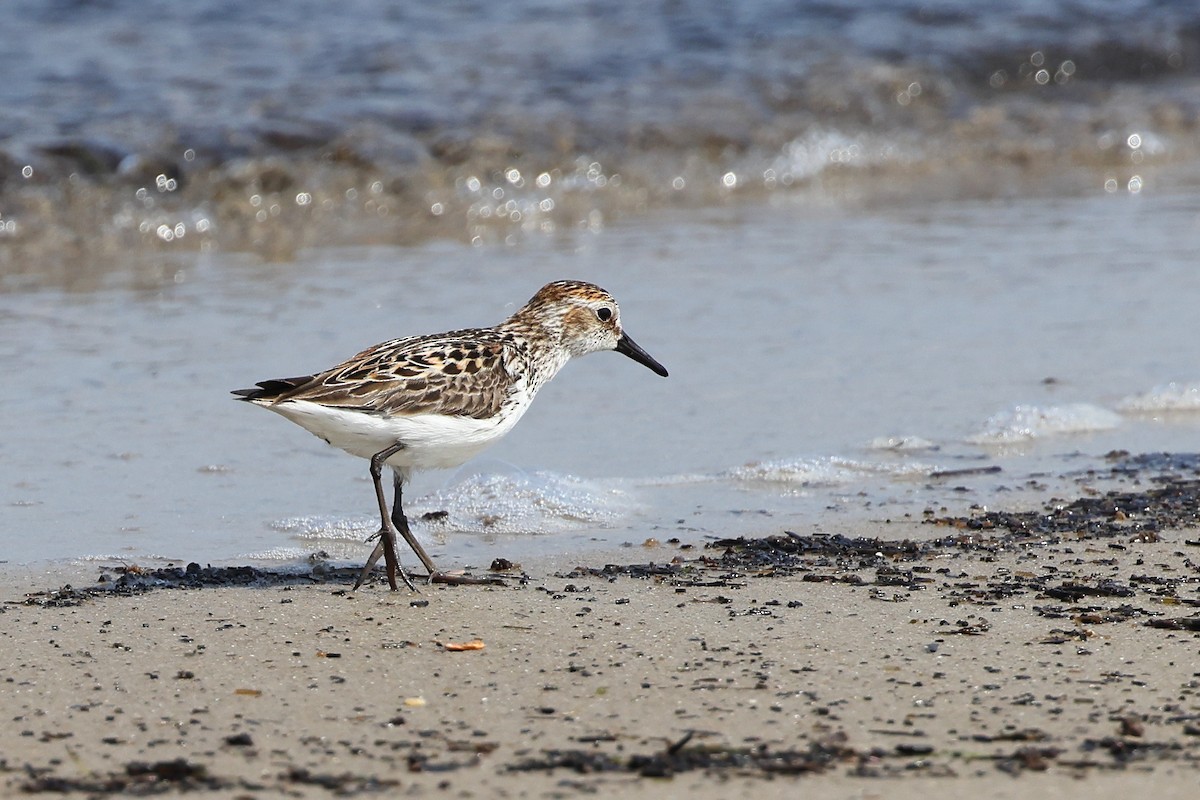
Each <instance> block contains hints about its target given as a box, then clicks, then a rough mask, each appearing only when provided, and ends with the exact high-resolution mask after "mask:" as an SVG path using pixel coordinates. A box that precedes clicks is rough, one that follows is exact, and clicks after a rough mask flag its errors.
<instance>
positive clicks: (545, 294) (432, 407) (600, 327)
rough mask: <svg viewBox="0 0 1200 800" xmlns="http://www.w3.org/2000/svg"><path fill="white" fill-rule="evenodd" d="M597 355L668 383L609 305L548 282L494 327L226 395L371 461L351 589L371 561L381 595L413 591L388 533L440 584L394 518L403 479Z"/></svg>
mask: <svg viewBox="0 0 1200 800" xmlns="http://www.w3.org/2000/svg"><path fill="white" fill-rule="evenodd" d="M599 350H616V351H617V352H618V353H622V354H624V355H626V356H629V357H630V358H632V359H633V360H634V361H637V362H638V363H639V364H644V365H645V366H647V367H649V368H650V369H652V370H654V371H655V372H657V373H658V374H659V375H662V376H663V377H666V375H667V370H666V368H665V367H663V365H662V364H659V363H658V362H657V361H655V360H654V359H653V358H651V357H650V354H649V353H647V352H646V351H645V350H643V349H642V348H641V347H639V346H638V345H637V344H636V343H635V342H634V341H633V339H630V338H629V336H628V335H627V334H626V333H625V332H624V330H622V328H621V313H620V310H619V309H618V308H617V301H616V300H614V299H613V297H612V295H610V294H609V293H608V292H606V291H604V290H603V289H601V288H600V287H599V286H595V285H593V284H590V283H583V282H581V281H555V282H554V283H548V284H546V285H545V286H543V287H542V288H541V289H540V290H539V291H538V293H537V294H535V295H534V296H533V298H532V299H531V300H530V301H529V302H528V303H526V304H525V305H524V306H522V307H521V309H520V310H518V311H517V312H516V313H515V314H513V315H512V316H511V317H509V318H508V319H506V320H504V322H501V323H500V324H499V325H496V326H494V327H491V328H469V329H466V330H460V331H451V332H449V333H438V334H432V335H429V336H407V337H405V338H403V339H392V340H391V341H387V342H383V343H382V344H377V345H375V346H374V347H370V348H368V349H366V350H364V351H362V352H361V353H359V354H358V355H356V356H354V357H353V358H350V359H349V360H347V361H344V362H342V363H341V364H338V365H337V366H336V367H332V368H330V369H327V370H325V371H324V372H319V373H317V374H315V375H304V376H301V377H298V378H276V379H274V380H269V381H262V382H260V383H258V384H257V386H256V387H255V388H253V389H238V390H236V391H234V392H233V394H235V395H238V397H239V399H241V400H246V401H248V402H251V403H254V404H255V405H260V406H263V407H264V408H269V409H271V410H272V411H274V412H276V413H278V414H281V415H282V416H284V417H286V418H287V419H289V420H291V421H292V422H295V423H296V424H297V425H299V426H301V427H302V428H304V429H305V430H307V431H309V432H310V433H313V434H315V435H317V436H319V437H320V438H322V439H324V440H325V441H326V442H328V443H329V444H331V445H333V446H334V447H340V448H341V449H342V450H345V451H346V452H347V453H350V454H352V455H356V456H360V457H362V458H367V459H370V461H371V480H372V481H373V482H374V484H375V499H376V500H377V502H378V504H379V514H380V520H381V521H380V527H379V532H378V533H376V534H375V536H377V537H379V543H378V544H377V545H376V546H375V550H374V552H372V553H371V556H370V558H368V559H367V563H366V565H365V566H364V567H363V569H362V572H361V573H360V574H359V576H358V581H356V582H355V584H354V588H355V589H357V588H358V587H359V586H361V585H362V582H363V580H365V579H366V577H367V575H368V574H369V573H370V571H371V568H372V567H373V566H375V564H376V562H378V561H379V557H380V555H382V556H383V557H384V560H385V563H386V565H387V576H388V583H389V585H390V586H391V588H392V589H393V590H395V589H397V586H396V573H397V572H399V573H400V576H401V578H403V580H404V583H405V584H406V585H407V586H408V587H409V588H410V589H414V588H415V587H414V586H413V584H412V581H411V580H410V579H409V577H408V574H407V573H406V572H405V571H404V569H403V567H401V566H400V562H399V559H398V557H397V556H396V534H397V533H398V534H399V535H400V536H403V537H404V541H406V542H407V543H408V546H409V547H411V548H412V550H413V552H414V553H416V555H417V557H418V558H419V559H421V563H422V564H423V565H424V566H425V569H427V570H428V571H429V580H430V581H432V580H433V579H434V578H435V576H438V574H439V573H438V570H437V568H436V567H434V565H433V560H432V559H430V558H429V554H428V553H426V552H425V548H423V547H422V546H421V543H420V542H418V541H417V539H416V537H415V536H413V534H412V531H411V530H410V529H409V527H408V519H407V518H406V517H405V516H404V509H403V505H402V495H403V489H404V484H405V482H406V481H408V479H409V477H410V476H411V475H412V472H413V470H417V469H430V468H438V467H456V466H458V465H459V464H462V463H463V462H464V461H466V460H467V459H469V458H471V457H472V456H474V455H475V454H477V453H479V452H480V451H481V450H483V449H484V448H486V447H487V446H488V445H490V444H492V443H493V442H495V441H497V440H498V439H500V437H502V436H504V434H506V433H508V432H509V431H510V430H512V427H513V426H514V425H516V424H517V420H519V419H520V418H521V415H522V414H524V413H525V410H526V409H528V408H529V404H530V403H532V402H533V398H534V395H536V394H537V392H538V389H540V388H542V386H543V385H545V384H546V382H547V381H549V380H550V379H551V378H553V377H554V376H555V375H556V374H557V373H558V371H559V370H560V369H562V367H563V365H565V364H566V363H567V361H569V360H570V359H571V358H572V357H573V356H582V355H587V354H588V353H594V352H596V351H599ZM384 464H386V465H388V466H389V467H391V468H392V473H393V485H394V487H395V498H394V499H393V501H392V510H391V514H390V515H389V513H388V507H387V501H386V499H385V498H384V492H383V485H382V484H381V482H380V476H381V474H382V471H383V465H384ZM372 538H375V537H372Z"/></svg>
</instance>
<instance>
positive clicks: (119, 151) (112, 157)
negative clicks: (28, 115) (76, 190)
mask: <svg viewBox="0 0 1200 800" xmlns="http://www.w3.org/2000/svg"><path fill="white" fill-rule="evenodd" d="M37 150H38V151H39V152H41V153H43V154H45V155H47V156H53V157H54V158H57V159H62V160H63V161H66V162H68V163H69V164H71V165H72V167H74V168H75V169H78V170H79V171H80V172H82V173H84V174H85V175H97V176H100V175H111V174H113V173H114V172H116V171H117V169H118V168H119V167H120V166H121V162H122V161H124V160H125V158H126V157H128V156H129V152H128V151H127V150H125V149H123V148H121V147H120V146H119V145H115V144H111V143H109V142H103V141H99V140H96V139H64V140H62V141H58V142H48V143H45V144H41V145H38V146H37Z"/></svg>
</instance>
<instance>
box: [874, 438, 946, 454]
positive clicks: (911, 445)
mask: <svg viewBox="0 0 1200 800" xmlns="http://www.w3.org/2000/svg"><path fill="white" fill-rule="evenodd" d="M867 447H868V448H869V449H871V450H891V451H892V452H897V453H911V452H916V451H920V450H936V449H937V445H936V444H934V443H933V442H931V441H929V440H928V439H924V438H922V437H920V436H878V437H876V438H874V439H872V440H871V441H869V442H867Z"/></svg>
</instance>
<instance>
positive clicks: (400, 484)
mask: <svg viewBox="0 0 1200 800" xmlns="http://www.w3.org/2000/svg"><path fill="white" fill-rule="evenodd" d="M392 486H393V487H394V488H395V490H396V493H395V495H394V496H393V498H392V524H393V525H394V526H396V530H398V531H399V532H400V535H401V536H403V537H404V541H406V542H408V546H409V547H411V548H412V551H413V552H414V553H416V554H417V558H419V559H421V563H422V564H424V565H425V569H426V571H428V572H429V581H430V583H432V582H433V576H434V575H436V574H437V567H435V566H434V565H433V559H432V558H430V557H429V554H428V553H426V552H425V548H424V547H422V546H421V543H420V542H419V541H417V537H416V536H413V532H412V530H411V529H410V528H409V527H408V517H406V516H404V502H403V494H404V479H403V478H401V477H400V473H399V472H394V473H392Z"/></svg>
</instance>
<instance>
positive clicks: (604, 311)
mask: <svg viewBox="0 0 1200 800" xmlns="http://www.w3.org/2000/svg"><path fill="white" fill-rule="evenodd" d="M596 318H597V319H599V320H600V321H601V322H608V321H609V320H610V319H612V309H611V308H609V307H608V306H601V307H600V308H597V309H596Z"/></svg>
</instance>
